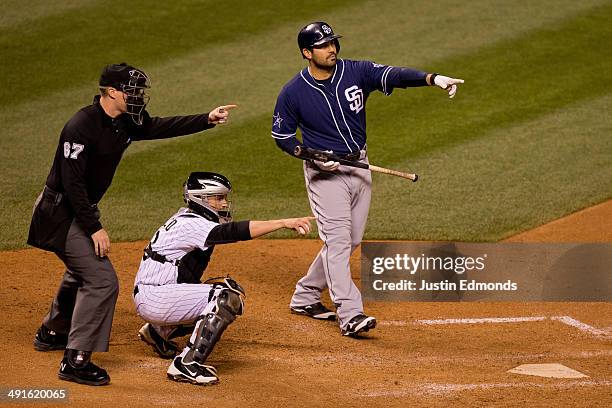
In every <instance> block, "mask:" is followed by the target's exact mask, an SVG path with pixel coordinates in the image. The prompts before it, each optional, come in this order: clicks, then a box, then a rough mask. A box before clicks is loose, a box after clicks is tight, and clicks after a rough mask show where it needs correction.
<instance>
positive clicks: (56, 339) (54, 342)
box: [34, 324, 68, 351]
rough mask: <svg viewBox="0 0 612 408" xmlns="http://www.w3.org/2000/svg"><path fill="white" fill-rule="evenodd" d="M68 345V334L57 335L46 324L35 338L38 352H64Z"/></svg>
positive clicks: (40, 328) (35, 347) (39, 329)
mask: <svg viewBox="0 0 612 408" xmlns="http://www.w3.org/2000/svg"><path fill="white" fill-rule="evenodd" d="M67 343H68V335H67V334H61V333H57V332H55V331H53V330H51V329H49V328H47V326H45V325H44V324H43V325H41V326H40V327H39V328H38V331H37V332H36V337H34V349H36V350H38V351H52V350H64V349H65V348H66V344H67Z"/></svg>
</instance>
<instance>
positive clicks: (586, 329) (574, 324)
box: [550, 316, 610, 337]
mask: <svg viewBox="0 0 612 408" xmlns="http://www.w3.org/2000/svg"><path fill="white" fill-rule="evenodd" d="M550 319H551V320H556V321H559V322H561V323H565V324H567V325H568V326H572V327H575V328H577V329H578V330H581V331H583V332H586V333H590V334H592V335H594V336H603V337H608V336H610V332H609V331H607V330H604V329H598V328H595V327H593V326H589V325H588V324H586V323H582V322H581V321H580V320H576V319H573V318H571V317H569V316H553V317H551V318H550Z"/></svg>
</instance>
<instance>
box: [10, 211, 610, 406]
mask: <svg viewBox="0 0 612 408" xmlns="http://www.w3.org/2000/svg"><path fill="white" fill-rule="evenodd" d="M611 214H612V205H611V202H608V203H605V204H603V205H600V206H597V207H594V208H592V209H589V210H586V211H584V212H580V213H577V214H574V215H572V216H570V217H568V218H567V219H565V220H559V221H555V222H553V223H551V224H549V225H547V226H544V227H542V228H539V229H536V230H534V231H532V232H529V233H525V234H521V235H519V236H517V237H514V239H511V240H518V241H531V240H534V241H536V240H537V241H542V240H546V241H557V240H558V241H567V240H570V241H576V242H585V241H586V242H590V241H600V242H601V241H603V242H612V236H611V235H610V234H611V231H612V227H610V225H609V224H610V220H611V219H612V215H611ZM604 223H607V225H608V226H607V227H604ZM604 231H605V232H604ZM572 234H573V235H572ZM144 244H145V243H144V242H135V243H123V244H115V245H114V246H113V254H112V257H111V259H112V260H113V263H114V265H115V267H116V269H117V272H118V274H119V278H120V282H121V293H120V295H119V301H118V304H117V310H116V314H115V320H114V326H113V335H112V339H111V350H110V353H99V354H96V355H95V357H94V361H96V362H97V363H99V364H100V365H102V366H103V367H105V368H107V369H108V371H109V373H110V375H111V378H112V384H111V385H110V386H107V387H98V388H93V387H86V386H81V385H77V384H73V383H66V382H63V381H60V380H58V379H57V376H56V373H57V370H58V365H59V360H60V358H61V352H50V353H40V352H36V351H34V350H33V348H32V339H33V335H34V333H35V331H36V328H37V327H38V325H39V324H40V320H41V318H42V316H43V315H44V313H45V312H46V310H47V307H48V304H49V302H50V300H51V298H52V296H53V294H54V292H55V289H56V286H57V284H58V281H59V279H60V276H61V272H62V265H61V263H60V262H59V261H58V260H57V259H56V258H55V257H54V256H53V255H50V254H47V253H44V252H42V251H38V250H21V251H9V252H4V253H2V257H3V260H4V268H3V269H4V276H3V278H2V282H3V285H2V287H1V288H0V293H1V294H2V309H3V310H4V324H3V329H4V336H3V339H4V340H3V341H2V342H1V344H0V348H1V355H2V371H1V372H0V387H4V388H6V387H18V388H26V387H37V388H41V387H44V388H66V389H68V390H69V393H70V397H69V398H70V403H71V405H79V406H85V405H87V406H92V407H93V406H104V407H109V406H112V405H118V406H119V405H120V406H124V405H129V406H131V407H141V406H142V407H149V406H152V405H153V406H159V405H169V406H181V407H191V406H215V407H220V406H223V407H226V406H227V407H232V406H236V407H238V406H240V407H244V406H254V407H255V406H257V407H259V406H264V405H266V406H305V407H306V406H307V407H315V406H357V405H361V404H364V405H371V406H397V407H400V406H402V407H403V406H409V405H410V406H448V404H454V405H458V406H484V405H486V406H508V405H516V406H518V405H526V404H528V405H530V406H585V407H586V406H589V407H590V406H595V405H600V406H606V405H607V406H610V405H612V396H611V395H612V369H611V368H610V367H612V338H611V337H610V333H611V329H612V308H611V307H610V303H369V304H367V305H366V310H367V311H368V312H369V313H371V314H373V315H375V316H376V317H377V318H378V320H379V322H380V324H379V327H377V328H376V330H375V331H373V332H371V333H370V334H368V335H367V336H366V337H365V338H363V339H361V340H354V339H349V338H343V337H341V336H340V335H339V330H338V327H337V326H336V325H335V324H334V323H331V322H316V321H312V320H310V319H307V318H304V317H301V316H296V315H292V314H290V313H288V307H287V304H288V302H289V298H290V295H291V293H292V289H293V286H294V285H295V282H296V280H297V279H298V278H299V277H300V275H301V274H302V273H303V272H304V271H305V270H306V269H307V267H308V264H309V261H310V260H311V259H312V258H313V257H314V255H315V254H316V252H317V251H318V249H319V246H320V242H319V241H316V240H256V241H251V242H244V243H239V244H235V245H229V246H225V247H223V246H220V247H219V248H217V250H216V251H215V255H214V257H213V261H212V262H211V265H210V272H209V274H210V275H221V274H226V273H231V274H232V276H233V277H234V278H235V279H237V280H238V281H239V282H240V283H241V284H242V285H243V286H244V287H245V289H246V291H247V296H248V297H247V303H246V313H245V315H244V316H241V317H240V318H238V319H237V320H236V322H235V323H234V324H233V325H232V326H231V327H230V328H229V329H228V330H227V331H226V333H225V334H224V336H223V339H222V340H221V342H220V343H219V345H218V346H217V348H216V349H215V351H214V353H213V354H212V355H211V358H210V360H209V361H210V363H211V364H213V365H215V366H216V367H217V369H218V371H219V374H220V377H221V382H220V384H218V385H215V386H210V387H196V386H192V385H189V384H179V383H174V382H172V381H169V380H167V379H166V376H165V370H166V368H167V365H168V362H167V361H166V360H161V359H159V358H157V357H156V355H154V354H153V352H152V351H151V350H150V349H149V348H148V347H147V346H145V345H144V344H143V343H141V342H140V341H139V340H138V338H137V335H136V334H137V331H138V329H139V327H140V325H141V324H142V322H141V321H140V319H139V318H138V317H137V316H136V315H135V313H134V306H133V303H132V298H131V292H132V284H133V278H134V274H135V271H136V269H137V266H138V262H139V258H140V255H141V251H142V248H143V246H144ZM358 261H359V254H355V256H353V258H352V259H351V263H352V266H353V270H354V271H355V272H354V277H355V278H356V279H357V280H358V279H359V276H358V271H359V265H358ZM326 302H327V303H328V304H329V300H328V299H326ZM521 316H522V317H530V316H531V317H534V316H537V317H545V318H546V319H540V320H537V321H525V322H517V323H491V324H469V325H452V326H449V325H424V324H418V323H417V322H415V320H420V319H429V320H431V319H447V318H470V317H474V318H486V317H521ZM553 316H569V317H571V318H572V319H575V321H579V323H581V324H582V326H580V324H575V325H574V326H571V325H568V324H564V323H563V322H561V321H559V320H552V319H550V317H553ZM570 322H571V320H570ZM585 325H588V326H586V327H591V328H592V329H593V330H592V331H589V330H588V329H585ZM185 340H186V339H183V342H184V341H185ZM528 363H561V364H564V365H566V366H568V367H571V368H573V369H575V370H578V371H581V372H582V373H584V374H586V375H588V376H589V378H585V379H579V380H575V379H572V380H561V379H550V378H540V377H527V376H520V375H516V374H509V373H507V372H506V371H507V370H508V369H511V368H513V367H515V366H517V365H519V364H528ZM36 406H44V405H43V404H36Z"/></svg>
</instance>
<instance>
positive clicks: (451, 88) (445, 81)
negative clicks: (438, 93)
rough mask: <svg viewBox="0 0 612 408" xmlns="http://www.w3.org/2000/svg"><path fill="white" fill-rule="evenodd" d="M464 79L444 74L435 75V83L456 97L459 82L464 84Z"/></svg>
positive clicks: (449, 95) (452, 96)
mask: <svg viewBox="0 0 612 408" xmlns="http://www.w3.org/2000/svg"><path fill="white" fill-rule="evenodd" d="M462 83H463V79H455V78H450V77H447V76H444V75H436V76H435V77H434V84H436V85H437V86H439V87H440V88H442V89H444V90H446V91H448V97H449V98H454V97H455V94H456V93H457V84H462Z"/></svg>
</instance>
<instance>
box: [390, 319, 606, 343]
mask: <svg viewBox="0 0 612 408" xmlns="http://www.w3.org/2000/svg"><path fill="white" fill-rule="evenodd" d="M549 319H550V320H554V321H558V322H561V323H563V324H566V325H568V326H571V327H574V328H576V329H578V330H580V331H582V332H585V333H588V334H591V335H594V336H597V337H606V338H607V337H612V333H611V332H610V330H609V328H606V329H598V328H596V327H593V326H590V325H588V324H586V323H583V322H581V321H580V320H576V319H574V318H572V317H570V316H551V317H546V316H528V317H484V318H465V319H433V320H431V319H428V320H415V321H406V320H384V321H381V322H380V323H379V324H380V325H382V326H408V325H413V324H417V325H425V326H433V325H447V324H483V323H521V322H539V321H544V320H549Z"/></svg>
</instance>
